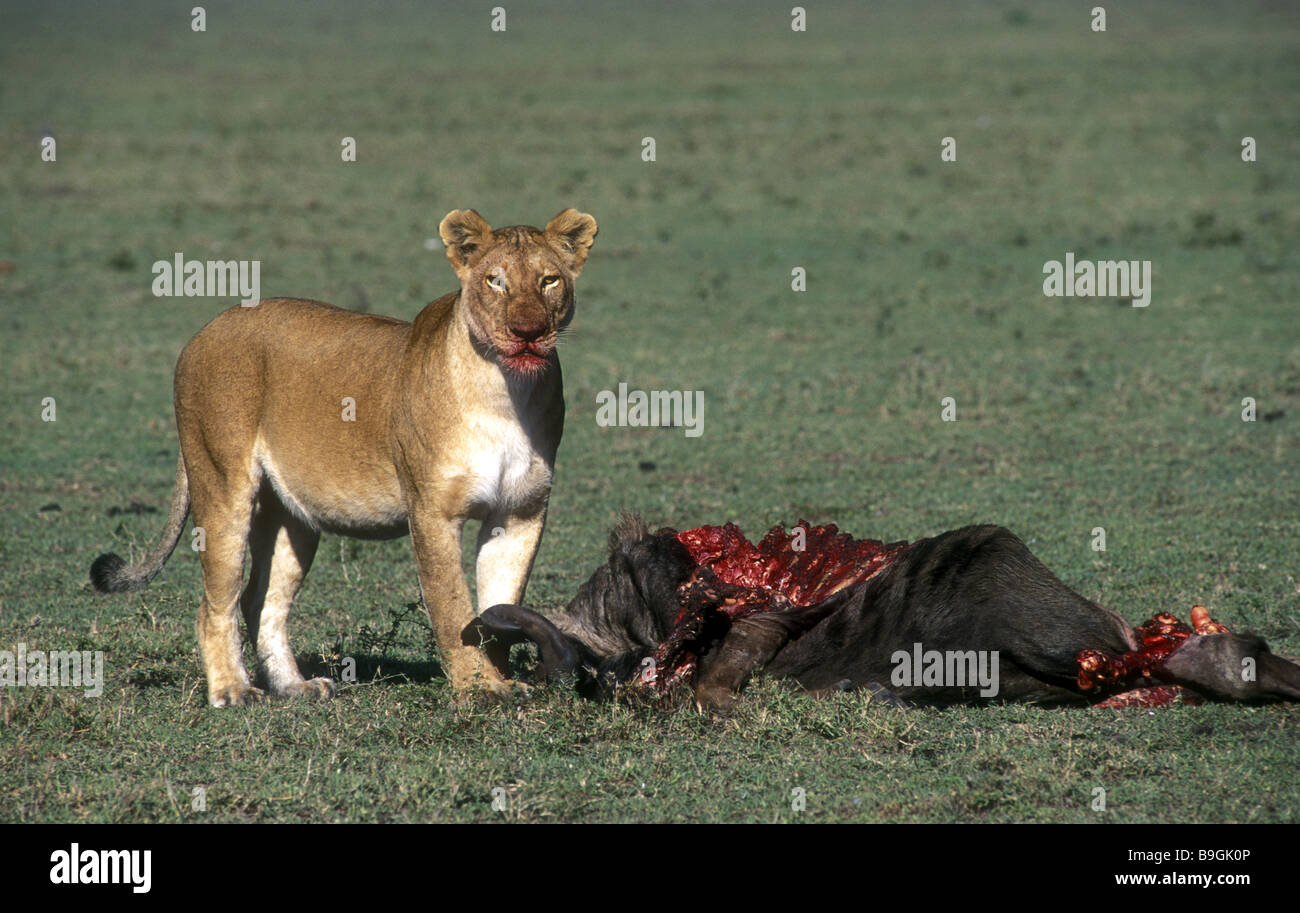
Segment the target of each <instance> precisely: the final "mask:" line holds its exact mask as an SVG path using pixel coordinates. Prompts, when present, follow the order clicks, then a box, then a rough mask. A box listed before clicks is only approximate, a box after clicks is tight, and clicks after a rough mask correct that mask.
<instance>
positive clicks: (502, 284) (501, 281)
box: [483, 270, 506, 292]
mask: <svg viewBox="0 0 1300 913" xmlns="http://www.w3.org/2000/svg"><path fill="white" fill-rule="evenodd" d="M483 281H484V282H486V283H487V284H488V285H490V286H492V288H494V289H496V290H497V291H498V292H504V291H505V290H506V277H505V276H504V275H502V274H501V273H500V272H497V271H495V270H494V271H493V272H492V274H491V275H489V276H487V277H485V278H484V280H483Z"/></svg>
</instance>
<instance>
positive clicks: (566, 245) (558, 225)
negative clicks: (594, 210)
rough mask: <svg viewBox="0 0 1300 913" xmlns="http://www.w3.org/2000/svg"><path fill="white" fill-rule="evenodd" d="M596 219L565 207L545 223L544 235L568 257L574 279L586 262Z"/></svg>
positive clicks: (594, 234) (593, 239) (593, 237)
mask: <svg viewBox="0 0 1300 913" xmlns="http://www.w3.org/2000/svg"><path fill="white" fill-rule="evenodd" d="M597 231H599V229H598V228H597V227H596V220H595V219H593V218H592V217H591V216H589V215H587V214H586V213H585V212H578V210H576V209H566V210H564V212H562V213H560V214H559V215H558V216H556V217H555V218H554V219H551V221H549V222H547V223H546V237H547V240H549V241H550V242H551V245H552V246H553V247H555V248H556V249H557V250H559V252H560V253H562V254H564V255H565V256H566V257H568V260H569V269H570V270H572V272H573V277H574V278H575V279H576V278H577V277H578V274H579V273H580V272H582V264H584V263H586V262H587V253H588V252H589V251H590V250H591V245H592V243H593V242H594V241H595V240H596V232H597Z"/></svg>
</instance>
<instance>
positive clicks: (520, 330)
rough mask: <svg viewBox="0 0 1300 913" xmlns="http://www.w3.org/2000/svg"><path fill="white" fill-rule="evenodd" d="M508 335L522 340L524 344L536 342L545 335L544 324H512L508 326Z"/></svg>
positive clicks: (538, 322)
mask: <svg viewBox="0 0 1300 913" xmlns="http://www.w3.org/2000/svg"><path fill="white" fill-rule="evenodd" d="M510 333H511V335H513V336H514V337H516V338H517V339H522V340H523V341H524V342H536V341H537V340H539V339H541V338H542V336H543V335H545V333H546V324H545V323H542V322H541V321H537V322H532V321H527V322H520V323H512V324H511V325H510Z"/></svg>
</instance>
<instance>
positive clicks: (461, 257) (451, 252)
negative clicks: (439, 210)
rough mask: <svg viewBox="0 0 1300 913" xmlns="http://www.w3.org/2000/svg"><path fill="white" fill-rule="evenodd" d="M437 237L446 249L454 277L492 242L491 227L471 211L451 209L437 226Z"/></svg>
mask: <svg viewBox="0 0 1300 913" xmlns="http://www.w3.org/2000/svg"><path fill="white" fill-rule="evenodd" d="M438 235H439V236H440V237H441V238H442V243H443V245H445V246H446V248H447V259H448V260H450V261H451V266H452V269H454V270H456V275H458V276H459V275H461V273H462V272H463V271H464V270H465V269H466V268H467V267H468V266H469V265H470V263H471V261H473V260H475V259H477V257H478V255H479V254H481V253H482V252H483V251H484V250H486V249H487V248H488V246H489V244H490V242H491V240H492V226H491V225H489V224H488V223H487V222H486V221H484V219H483V217H482V216H481V215H479V214H478V213H477V212H475V211H474V210H472V209H453V210H452V211H451V212H449V213H447V216H446V218H444V219H443V220H442V222H441V223H439V225H438Z"/></svg>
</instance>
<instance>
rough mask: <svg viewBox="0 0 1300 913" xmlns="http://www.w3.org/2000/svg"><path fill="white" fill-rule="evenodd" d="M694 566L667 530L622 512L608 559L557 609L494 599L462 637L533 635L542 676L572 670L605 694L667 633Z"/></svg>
mask: <svg viewBox="0 0 1300 913" xmlns="http://www.w3.org/2000/svg"><path fill="white" fill-rule="evenodd" d="M694 570H695V562H694V561H693V560H691V556H690V555H689V554H688V553H687V551H686V549H685V548H684V547H683V546H682V544H681V543H680V542H678V541H677V539H676V538H675V536H674V533H673V531H672V530H661V531H660V532H658V533H653V534H652V533H651V532H650V531H649V529H648V528H647V527H646V525H645V523H644V522H643V521H642V519H641V518H640V517H639V516H636V515H633V514H626V515H624V516H623V517H622V518H621V519H620V520H619V522H618V524H617V525H616V526H615V527H614V529H613V530H612V531H611V532H610V535H609V557H608V560H607V561H606V563H605V564H604V565H602V566H601V567H600V568H598V569H597V570H596V572H595V573H594V574H592V575H591V578H590V579H589V580H588V581H587V582H586V583H584V584H583V585H582V586H581V587H580V588H579V589H578V593H577V595H576V596H574V598H573V600H572V601H571V602H570V603H569V605H568V607H567V608H566V609H565V611H564V613H563V614H561V615H558V616H556V617H555V618H554V619H550V618H547V617H546V616H544V615H541V614H539V613H537V612H534V611H533V610H532V609H526V608H524V607H523V606H516V605H496V606H492V607H490V608H488V609H487V610H486V611H484V612H483V613H482V614H481V615H479V616H478V618H477V619H475V620H474V621H473V622H471V623H470V624H469V626H468V627H466V629H465V632H464V634H463V635H462V638H463V640H464V642H465V643H466V644H471V645H478V644H480V643H484V642H488V641H489V640H492V641H495V642H496V643H497V644H499V645H501V646H503V647H506V648H508V647H509V646H511V645H513V644H516V643H520V642H523V641H524V640H529V641H532V642H533V643H535V644H536V645H537V648H538V651H539V653H540V663H539V667H538V673H539V674H540V675H543V676H549V675H554V674H559V673H573V674H574V675H576V676H577V681H578V688H579V691H581V692H582V693H585V694H595V693H608V692H609V691H611V690H612V689H613V687H614V686H615V685H617V684H619V683H622V682H626V681H629V680H631V679H633V678H635V677H636V675H637V673H638V671H639V670H640V669H641V664H642V661H643V660H645V659H646V658H647V657H650V656H652V655H653V653H654V651H655V649H656V648H657V647H658V646H659V644H660V643H662V642H663V640H664V638H665V637H667V636H668V633H669V631H670V630H671V629H672V626H673V621H674V620H675V619H676V617H677V614H678V612H679V611H680V607H679V605H678V601H677V588H678V587H680V586H681V584H682V583H683V582H684V581H685V580H686V579H687V578H688V577H689V576H690V575H691V573H692V572H693V571H694ZM495 655H496V656H503V655H504V653H503V651H496V652H495ZM502 671H503V672H505V671H506V670H504V669H503V670H502Z"/></svg>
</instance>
